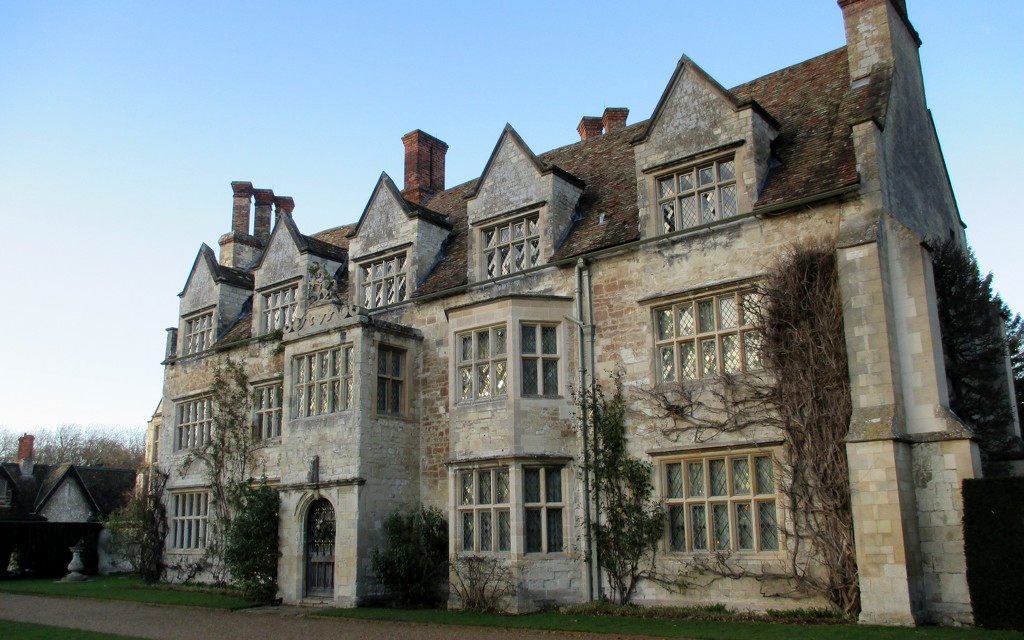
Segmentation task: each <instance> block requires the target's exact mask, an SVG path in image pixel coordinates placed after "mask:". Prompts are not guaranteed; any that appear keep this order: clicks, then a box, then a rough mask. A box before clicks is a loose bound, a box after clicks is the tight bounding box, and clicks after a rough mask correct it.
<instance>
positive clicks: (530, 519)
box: [526, 509, 541, 553]
mask: <svg viewBox="0 0 1024 640" xmlns="http://www.w3.org/2000/svg"><path fill="white" fill-rule="evenodd" d="M540 524H541V519H540V509H527V511H526V553H539V552H540V551H541V531H540Z"/></svg>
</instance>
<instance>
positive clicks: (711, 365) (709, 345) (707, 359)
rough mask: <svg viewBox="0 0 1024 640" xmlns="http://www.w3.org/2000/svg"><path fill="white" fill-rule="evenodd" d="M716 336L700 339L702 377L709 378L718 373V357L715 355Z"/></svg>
mask: <svg viewBox="0 0 1024 640" xmlns="http://www.w3.org/2000/svg"><path fill="white" fill-rule="evenodd" d="M715 342H716V340H715V339H714V338H710V339H708V340H701V341H700V355H701V370H700V374H701V377H704V378H708V377H711V376H714V375H717V374H718V359H717V358H716V357H715V346H716V345H715Z"/></svg>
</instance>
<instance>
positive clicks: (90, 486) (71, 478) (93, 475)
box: [0, 463, 135, 521]
mask: <svg viewBox="0 0 1024 640" xmlns="http://www.w3.org/2000/svg"><path fill="white" fill-rule="evenodd" d="M2 469H3V473H4V474H6V476H7V477H8V478H11V479H12V480H13V484H14V504H13V505H12V506H11V509H0V520H8V521H9V520H42V519H43V518H42V517H41V516H39V515H38V513H39V511H40V510H42V509H43V508H44V507H45V506H46V503H47V502H48V501H49V500H50V499H51V498H52V497H53V495H54V493H55V492H56V490H57V489H58V488H59V487H60V486H61V485H62V484H63V483H64V482H73V483H75V485H76V486H77V487H78V488H79V490H80V491H81V492H82V495H83V496H84V497H85V499H86V501H87V502H88V503H89V506H90V507H91V509H92V511H93V512H94V513H95V514H96V516H97V517H99V516H105V515H108V514H109V513H111V512H112V511H113V510H115V509H117V508H118V507H120V506H122V505H123V504H124V503H125V501H126V499H127V497H128V494H129V493H130V492H131V490H132V488H133V487H134V486H135V471H134V470H132V469H114V468H108V467H86V466H78V465H72V464H60V465H48V464H36V465H33V468H32V473H31V474H27V475H23V474H22V473H21V467H20V466H19V465H18V464H16V463H4V464H3V465H2Z"/></svg>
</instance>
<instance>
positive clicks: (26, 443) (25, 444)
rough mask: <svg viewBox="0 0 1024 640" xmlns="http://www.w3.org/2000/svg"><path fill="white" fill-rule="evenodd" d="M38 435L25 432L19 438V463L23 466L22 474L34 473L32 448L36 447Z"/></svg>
mask: <svg viewBox="0 0 1024 640" xmlns="http://www.w3.org/2000/svg"><path fill="white" fill-rule="evenodd" d="M35 444H36V437H35V436H31V435H29V434H27V433H26V434H25V435H23V436H21V437H20V438H18V458H17V460H18V465H19V466H20V467H21V474H22V475H31V474H32V468H33V466H34V465H33V463H32V449H33V448H34V447H35Z"/></svg>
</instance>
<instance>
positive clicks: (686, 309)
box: [676, 304, 697, 337]
mask: <svg viewBox="0 0 1024 640" xmlns="http://www.w3.org/2000/svg"><path fill="white" fill-rule="evenodd" d="M676 314H677V315H678V316H679V323H678V326H679V337H684V336H692V335H693V334H694V333H695V331H694V329H695V328H696V326H697V325H696V323H694V321H693V305H692V304H685V305H683V306H681V307H678V308H677V309H676Z"/></svg>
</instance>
